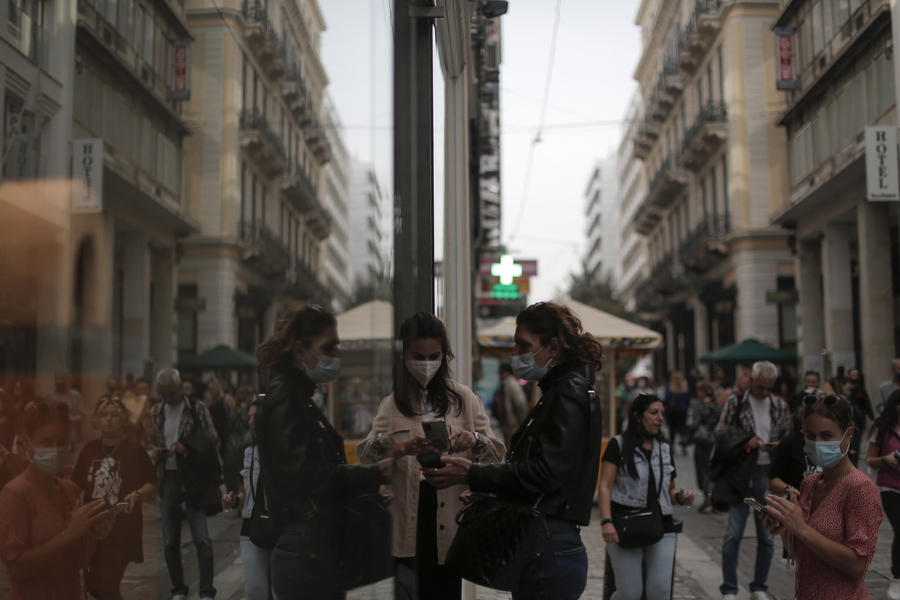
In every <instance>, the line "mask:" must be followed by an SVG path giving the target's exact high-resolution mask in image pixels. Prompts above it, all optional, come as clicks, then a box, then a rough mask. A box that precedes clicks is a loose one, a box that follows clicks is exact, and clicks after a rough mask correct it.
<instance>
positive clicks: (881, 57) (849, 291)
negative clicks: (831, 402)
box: [768, 0, 900, 398]
mask: <svg viewBox="0 0 900 600" xmlns="http://www.w3.org/2000/svg"><path fill="white" fill-rule="evenodd" d="M774 22H775V26H780V27H791V28H793V30H794V40H795V52H794V61H795V66H796V73H797V80H796V89H794V90H793V91H786V92H777V91H775V82H774V81H769V82H768V89H769V90H770V92H769V93H768V95H776V94H778V95H781V96H783V97H784V100H785V102H786V105H785V106H784V108H783V109H782V111H781V112H780V114H779V115H778V121H777V123H778V125H780V126H782V127H783V128H784V130H785V132H786V134H787V137H788V139H789V147H790V152H789V159H790V171H789V179H788V182H787V188H788V189H789V192H788V194H787V195H786V196H785V197H783V198H781V199H780V202H776V203H773V204H772V206H771V222H772V223H773V224H774V225H776V226H779V227H783V228H785V229H786V230H787V231H790V232H791V233H792V234H793V239H794V244H795V248H796V265H797V268H796V271H797V273H798V274H799V279H798V282H797V283H798V286H797V287H798V289H799V304H798V307H799V321H800V340H799V342H800V354H801V356H802V359H803V364H804V368H805V369H813V370H816V371H819V372H822V373H823V375H826V376H827V375H828V374H830V373H833V372H835V371H836V370H837V368H838V367H844V368H845V369H849V368H851V367H854V366H859V367H861V368H862V370H863V372H864V373H865V374H866V375H867V378H866V379H867V383H868V388H869V394H870V395H872V397H873V398H874V394H875V392H876V391H877V386H878V384H879V383H880V382H881V381H884V380H886V379H889V378H890V363H891V359H892V357H894V356H897V355H898V352H900V347H898V340H900V335H898V331H897V322H898V320H897V314H898V313H897V310H898V307H900V302H898V298H897V296H898V294H900V276H898V259H897V255H898V230H897V222H898V214H897V213H898V211H897V207H896V206H894V205H893V204H892V203H879V202H867V201H866V166H865V160H866V151H865V140H864V129H865V127H866V126H869V125H888V126H896V124H897V115H896V95H895V88H894V78H895V68H894V60H892V59H893V42H892V37H891V12H890V3H889V2H888V1H887V0H870V1H868V2H861V1H860V0H816V1H813V0H795V1H792V2H787V1H782V2H781V3H780V13H779V14H778V15H777V18H776V19H775V21H774Z"/></svg>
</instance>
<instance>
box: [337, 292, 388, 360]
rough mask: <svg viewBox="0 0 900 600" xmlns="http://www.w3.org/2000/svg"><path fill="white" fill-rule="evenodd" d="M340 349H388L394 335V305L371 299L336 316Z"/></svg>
mask: <svg viewBox="0 0 900 600" xmlns="http://www.w3.org/2000/svg"><path fill="white" fill-rule="evenodd" d="M337 331H338V337H340V339H341V350H390V349H391V338H392V337H393V335H394V307H393V306H392V305H391V303H390V302H385V301H384V300H373V301H372V302H367V303H366V304H362V305H360V306H357V307H356V308H352V309H350V310H348V311H347V312H345V313H342V314H339V315H338V316H337Z"/></svg>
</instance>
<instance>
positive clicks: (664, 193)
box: [647, 158, 688, 208]
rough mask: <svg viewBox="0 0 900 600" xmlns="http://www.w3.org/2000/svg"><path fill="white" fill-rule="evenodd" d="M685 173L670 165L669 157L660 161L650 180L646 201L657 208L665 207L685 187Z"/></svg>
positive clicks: (686, 181)
mask: <svg viewBox="0 0 900 600" xmlns="http://www.w3.org/2000/svg"><path fill="white" fill-rule="evenodd" d="M687 184H688V178H687V173H685V172H684V171H682V170H681V169H679V168H675V167H674V166H673V165H672V161H671V159H668V158H667V159H666V160H664V161H663V162H662V164H661V165H660V167H659V170H658V171H657V172H656V174H655V175H654V176H653V179H652V180H651V181H650V187H649V188H648V189H649V192H647V202H648V203H649V204H651V205H653V206H657V207H659V208H667V207H668V206H669V205H670V204H672V202H674V201H675V199H676V198H678V195H679V194H681V192H683V191H684V189H685V188H686V187H687Z"/></svg>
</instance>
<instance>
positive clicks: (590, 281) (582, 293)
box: [566, 262, 634, 321]
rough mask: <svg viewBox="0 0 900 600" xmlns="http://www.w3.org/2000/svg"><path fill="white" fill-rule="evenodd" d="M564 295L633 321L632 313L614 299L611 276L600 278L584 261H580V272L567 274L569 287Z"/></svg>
mask: <svg viewBox="0 0 900 600" xmlns="http://www.w3.org/2000/svg"><path fill="white" fill-rule="evenodd" d="M566 295H567V296H568V297H569V298H571V299H572V300H577V301H578V302H581V303H583V304H587V305H588V306H592V307H594V308H597V309H599V310H602V311H604V312H607V313H609V314H611V315H615V316H617V317H622V318H623V319H628V320H630V321H634V318H633V315H631V314H630V313H629V312H628V311H626V310H625V306H624V305H623V304H622V303H621V302H619V301H618V300H617V299H616V295H615V292H614V291H613V287H612V278H611V277H606V279H600V277H599V276H598V274H597V273H596V272H591V271H589V270H588V268H587V265H586V264H585V263H584V262H582V263H581V273H572V274H571V275H570V276H569V289H568V292H567V294H566Z"/></svg>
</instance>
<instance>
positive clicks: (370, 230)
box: [350, 161, 391, 286]
mask: <svg viewBox="0 0 900 600" xmlns="http://www.w3.org/2000/svg"><path fill="white" fill-rule="evenodd" d="M352 172H353V178H352V185H351V187H350V231H351V237H350V266H351V272H352V277H353V284H354V286H360V285H366V284H370V283H377V282H380V281H382V280H383V279H384V278H385V277H387V276H389V274H390V267H391V266H390V263H389V262H388V258H387V257H388V252H387V247H388V245H389V243H390V239H389V237H388V236H389V235H390V229H389V228H388V218H387V214H386V211H387V207H385V196H384V191H383V190H382V188H381V185H380V184H379V183H378V177H377V175H376V174H375V166H374V165H372V164H366V163H360V162H357V161H354V162H353V167H352Z"/></svg>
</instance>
